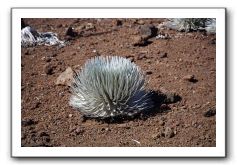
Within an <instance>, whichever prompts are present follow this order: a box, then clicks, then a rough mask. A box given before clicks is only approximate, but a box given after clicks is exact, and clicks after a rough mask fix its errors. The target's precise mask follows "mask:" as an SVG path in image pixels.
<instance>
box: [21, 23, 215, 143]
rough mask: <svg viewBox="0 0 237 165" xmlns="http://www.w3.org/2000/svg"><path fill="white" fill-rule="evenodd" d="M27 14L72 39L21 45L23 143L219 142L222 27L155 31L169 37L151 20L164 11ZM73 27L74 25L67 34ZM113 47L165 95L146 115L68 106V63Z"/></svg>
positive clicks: (107, 52)
mask: <svg viewBox="0 0 237 165" xmlns="http://www.w3.org/2000/svg"><path fill="white" fill-rule="evenodd" d="M24 21H25V23H26V24H29V25H30V26H32V27H34V28H35V29H36V30H37V31H38V32H49V31H51V32H55V33H57V34H58V37H59V39H60V40H66V41H67V44H66V46H64V47H61V48H60V47H58V46H44V45H41V46H35V47H28V48H24V47H22V51H21V60H22V61H21V74H22V80H21V97H22V99H21V115H22V116H21V119H22V123H21V124H22V125H21V145H22V146H26V147H28V146H31V147H36V146H49V147H58V146H61V147H62V146H64V147H74V146H121V147H125V146H126V147H135V146H137V147H140V146H141V147H145V146H146V147H215V146H216V117H215V105H216V102H215V100H216V68H215V66H216V45H215V38H216V36H215V35H213V34H206V33H205V32H190V33H184V32H177V31H175V30H171V29H158V32H154V33H157V34H155V35H158V34H161V35H163V36H166V39H158V38H156V37H155V36H154V35H153V34H151V35H150V36H149V34H147V33H149V29H150V30H151V31H152V28H150V27H151V25H154V26H153V27H157V26H158V25H159V24H160V23H162V22H163V21H164V19H25V20H24ZM69 27H73V28H74V30H73V33H69V35H65V34H66V31H67V29H68V28H69ZM142 28H144V29H145V30H141V29H142ZM152 33H153V32H152ZM146 35H147V36H146ZM148 36H149V37H148ZM106 55H110V56H113V55H117V56H122V57H125V58H128V59H130V60H132V61H133V62H134V63H136V64H137V65H138V66H139V67H141V69H142V70H143V71H144V72H145V73H146V74H147V80H149V81H147V82H148V84H147V88H148V89H150V90H154V91H156V92H158V93H157V95H158V96H159V93H161V92H162V93H163V95H164V96H165V97H166V99H165V100H164V99H163V100H162V99H161V98H162V97H160V100H159V97H157V100H156V101H157V102H159V104H158V106H157V107H156V108H155V109H154V110H152V113H149V115H147V116H143V115H138V116H135V117H134V118H132V119H131V118H130V119H123V120H122V119H114V120H113V121H112V120H110V121H105V120H96V119H87V118H84V117H83V116H82V114H81V113H80V112H79V111H77V110H75V109H73V108H72V107H70V106H69V98H70V96H71V93H70V87H68V86H66V85H56V84H55V82H56V80H57V77H58V76H59V75H60V74H61V73H62V72H64V71H65V70H66V69H67V68H68V67H71V68H73V69H74V70H78V69H80V67H82V66H83V65H84V63H85V61H86V60H88V59H90V58H92V57H95V56H106ZM159 91H160V92H159ZM177 98H178V99H177Z"/></svg>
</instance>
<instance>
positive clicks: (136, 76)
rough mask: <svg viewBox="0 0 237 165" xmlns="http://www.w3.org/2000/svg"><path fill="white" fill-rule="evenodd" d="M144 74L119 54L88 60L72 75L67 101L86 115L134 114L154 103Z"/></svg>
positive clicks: (112, 115) (150, 106)
mask: <svg viewBox="0 0 237 165" xmlns="http://www.w3.org/2000/svg"><path fill="white" fill-rule="evenodd" d="M144 87H145V75H144V74H143V72H142V71H141V69H140V68H139V67H138V66H136V65H135V64H134V63H132V62H131V61H130V60H128V59H126V58H123V57H119V56H106V57H102V56H99V57H95V58H92V59H90V60H88V61H87V62H86V63H85V66H84V67H83V68H81V71H80V72H79V73H77V74H76V75H75V76H74V82H73V85H72V87H71V89H72V93H73V95H72V96H71V98H70V105H71V106H72V107H74V108H76V109H77V110H79V111H80V112H81V113H82V114H83V115H85V116H89V117H101V118H106V117H114V116H133V115H135V114H137V113H139V112H141V111H143V110H148V109H150V108H152V107H153V102H152V99H151V95H150V94H151V92H149V91H148V92H147V91H145V89H144Z"/></svg>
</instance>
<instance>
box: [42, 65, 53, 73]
mask: <svg viewBox="0 0 237 165" xmlns="http://www.w3.org/2000/svg"><path fill="white" fill-rule="evenodd" d="M53 69H54V67H53V66H52V65H50V64H46V65H45V66H44V72H45V73H46V74H47V75H51V74H53Z"/></svg>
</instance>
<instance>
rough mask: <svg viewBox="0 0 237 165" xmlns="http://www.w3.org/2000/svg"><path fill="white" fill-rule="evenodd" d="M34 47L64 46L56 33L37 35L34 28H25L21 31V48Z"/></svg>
mask: <svg viewBox="0 0 237 165" xmlns="http://www.w3.org/2000/svg"><path fill="white" fill-rule="evenodd" d="M36 45H47V46H51V45H59V46H65V42H64V41H60V40H59V39H58V37H57V34H56V33H53V32H45V33H39V32H37V31H36V30H35V29H34V28H32V27H30V26H26V27H25V28H23V29H22V30H21V46H23V47H32V46H36Z"/></svg>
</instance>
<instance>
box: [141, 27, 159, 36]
mask: <svg viewBox="0 0 237 165" xmlns="http://www.w3.org/2000/svg"><path fill="white" fill-rule="evenodd" d="M138 32H139V34H140V35H141V36H143V37H144V38H147V39H148V38H152V37H155V36H157V32H158V29H157V27H155V26H154V25H142V26H139V28H138Z"/></svg>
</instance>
